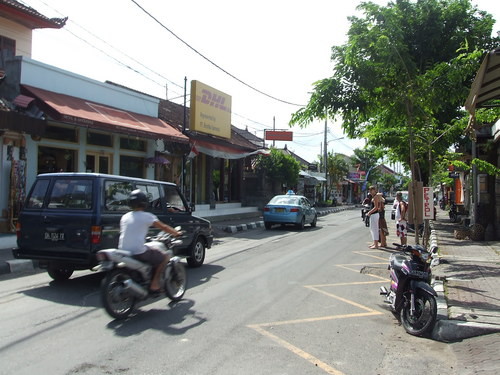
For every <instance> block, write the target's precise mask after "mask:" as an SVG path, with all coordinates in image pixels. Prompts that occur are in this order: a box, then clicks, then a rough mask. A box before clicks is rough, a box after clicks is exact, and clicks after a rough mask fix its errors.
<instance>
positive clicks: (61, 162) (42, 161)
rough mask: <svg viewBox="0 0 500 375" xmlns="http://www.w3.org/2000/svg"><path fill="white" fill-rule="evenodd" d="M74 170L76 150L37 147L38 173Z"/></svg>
mask: <svg viewBox="0 0 500 375" xmlns="http://www.w3.org/2000/svg"><path fill="white" fill-rule="evenodd" d="M52 172H76V151H75V150H68V149H62V148H55V147H43V146H40V147H38V173H52Z"/></svg>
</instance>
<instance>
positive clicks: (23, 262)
mask: <svg viewBox="0 0 500 375" xmlns="http://www.w3.org/2000/svg"><path fill="white" fill-rule="evenodd" d="M2 263H3V264H1V263H0V275H6V274H12V273H19V272H31V271H34V270H36V269H37V268H38V266H37V262H36V261H34V260H30V259H12V260H6V261H5V262H2Z"/></svg>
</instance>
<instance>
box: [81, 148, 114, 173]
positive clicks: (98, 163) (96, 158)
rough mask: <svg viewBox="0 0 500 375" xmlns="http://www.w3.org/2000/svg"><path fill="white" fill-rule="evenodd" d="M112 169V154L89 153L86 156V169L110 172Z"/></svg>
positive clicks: (88, 170) (87, 170)
mask: <svg viewBox="0 0 500 375" xmlns="http://www.w3.org/2000/svg"><path fill="white" fill-rule="evenodd" d="M110 170H111V156H110V155H102V154H94V153H88V154H87V156H86V158H85V171H86V172H96V173H106V174H109V171H110Z"/></svg>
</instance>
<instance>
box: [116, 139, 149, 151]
mask: <svg viewBox="0 0 500 375" xmlns="http://www.w3.org/2000/svg"><path fill="white" fill-rule="evenodd" d="M120 148H121V149H124V150H133V151H146V141H141V140H140V139H130V138H124V137H122V138H120Z"/></svg>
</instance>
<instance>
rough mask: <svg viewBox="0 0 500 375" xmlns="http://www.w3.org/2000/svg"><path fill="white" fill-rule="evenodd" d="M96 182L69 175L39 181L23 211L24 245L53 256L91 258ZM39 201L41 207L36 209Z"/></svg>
mask: <svg viewBox="0 0 500 375" xmlns="http://www.w3.org/2000/svg"><path fill="white" fill-rule="evenodd" d="M48 181H50V183H49V185H48V186H47V182H48ZM93 182H94V181H93V179H90V178H84V177H69V176H61V177H54V178H52V179H50V180H45V179H40V180H37V182H36V185H35V186H34V189H33V192H32V194H31V196H30V198H29V201H28V205H27V207H26V210H25V214H23V219H22V233H21V238H22V239H21V240H20V242H21V243H20V246H22V247H28V248H30V249H36V251H37V252H40V253H41V254H45V255H47V256H49V257H54V258H61V259H67V258H70V259H72V258H73V259H75V260H77V261H78V260H79V261H85V260H87V259H88V258H89V254H90V245H91V235H92V229H91V227H92V214H93V208H94V204H93V199H92V197H93V191H94V184H93ZM44 189H46V192H45V195H44V196H43V198H42V191H43V190H44ZM35 196H38V197H35ZM35 201H39V203H35ZM35 204H38V206H39V208H40V209H34V208H33V205H35ZM31 208H33V209H31Z"/></svg>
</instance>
